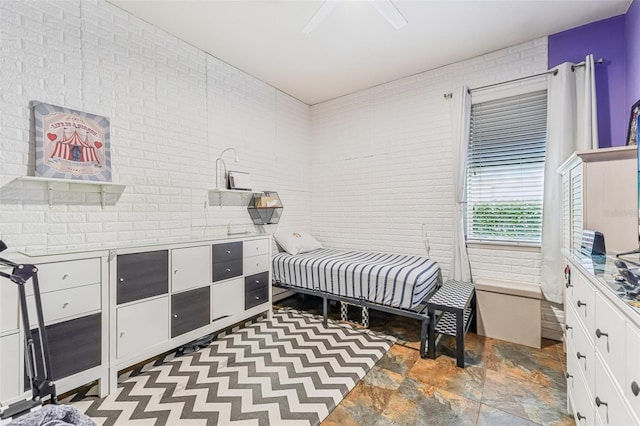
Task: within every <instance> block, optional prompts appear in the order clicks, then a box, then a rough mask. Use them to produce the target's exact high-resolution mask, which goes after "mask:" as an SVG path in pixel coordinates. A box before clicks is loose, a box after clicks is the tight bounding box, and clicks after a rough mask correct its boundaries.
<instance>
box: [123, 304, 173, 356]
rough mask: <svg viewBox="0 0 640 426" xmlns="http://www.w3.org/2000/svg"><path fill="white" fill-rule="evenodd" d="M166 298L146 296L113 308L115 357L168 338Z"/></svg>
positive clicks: (136, 351) (133, 352)
mask: <svg viewBox="0 0 640 426" xmlns="http://www.w3.org/2000/svg"><path fill="white" fill-rule="evenodd" d="M168 312H169V298H168V297H161V298H159V299H153V300H148V301H145V302H141V303H136V304H133V305H129V306H124V307H122V308H118V309H117V314H116V316H117V320H116V321H117V325H116V339H117V345H116V351H117V357H118V358H125V357H128V356H132V355H135V354H137V353H139V352H143V351H145V350H147V349H149V348H150V347H152V346H154V345H157V344H159V343H162V342H166V341H167V340H168V339H169V319H168V318H167V314H168Z"/></svg>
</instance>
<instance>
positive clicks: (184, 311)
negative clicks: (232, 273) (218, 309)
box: [171, 285, 211, 337]
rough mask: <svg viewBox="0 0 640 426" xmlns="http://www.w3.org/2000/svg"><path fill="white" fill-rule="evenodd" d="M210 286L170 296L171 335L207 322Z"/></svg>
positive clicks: (202, 325) (193, 328)
mask: <svg viewBox="0 0 640 426" xmlns="http://www.w3.org/2000/svg"><path fill="white" fill-rule="evenodd" d="M210 300H211V286H210V285H208V286H206V287H202V288H197V289H195V290H189V291H185V292H182V293H178V294H174V295H172V296H171V337H176V336H179V335H181V334H184V333H186V332H189V331H191V330H195V329H196V328H200V327H204V326H205V325H207V324H209V312H210V310H211V309H210Z"/></svg>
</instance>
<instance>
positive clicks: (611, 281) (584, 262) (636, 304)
mask: <svg viewBox="0 0 640 426" xmlns="http://www.w3.org/2000/svg"><path fill="white" fill-rule="evenodd" d="M565 256H566V257H567V258H569V259H570V260H572V261H573V263H577V264H579V265H580V266H581V267H582V268H583V269H584V271H585V272H586V273H587V274H589V275H592V276H593V277H595V278H596V280H597V281H598V282H599V283H600V287H602V290H603V291H604V292H606V293H607V294H608V296H609V298H610V299H613V300H614V301H616V302H618V303H617V304H620V305H622V306H624V307H625V308H626V309H625V311H626V312H627V313H628V314H629V315H630V316H632V317H633V318H634V320H635V321H636V322H640V296H636V297H629V296H627V294H626V292H625V290H624V288H623V287H622V284H621V283H620V282H619V281H616V279H615V278H614V275H618V268H617V267H616V265H614V263H613V262H614V261H615V260H616V259H617V258H616V257H614V256H594V257H591V256H586V255H584V254H582V253H580V252H578V251H565ZM619 260H622V261H623V262H625V263H626V264H627V265H628V266H629V268H630V269H631V268H638V267H640V266H638V265H640V255H638V254H633V255H628V256H621V257H620V258H619ZM636 263H637V264H638V265H636ZM634 314H635V315H634Z"/></svg>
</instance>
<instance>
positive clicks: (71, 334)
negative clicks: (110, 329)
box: [16, 313, 102, 389]
mask: <svg viewBox="0 0 640 426" xmlns="http://www.w3.org/2000/svg"><path fill="white" fill-rule="evenodd" d="M101 315H102V314H100V313H98V314H93V315H88V316H86V317H82V318H76V319H73V320H69V321H65V322H61V323H58V324H53V325H49V326H47V340H48V341H49V356H50V358H51V373H52V376H53V379H54V380H58V379H62V378H64V377H68V376H71V375H73V374H76V373H80V372H82V371H85V370H88V369H89V368H93V367H96V366H98V365H100V363H101V362H100V361H101V356H102V345H101V342H102V341H101V339H100V335H101V331H102V316H101ZM31 332H32V333H33V341H34V344H35V349H36V353H37V359H38V360H40V356H41V355H40V353H41V351H40V333H39V332H38V329H37V328H35V329H33V330H31ZM16 350H17V348H16ZM38 366H39V367H40V368H39V369H38V371H39V373H40V374H43V373H42V365H40V361H38ZM24 383H25V389H28V388H29V380H28V379H27V378H26V370H25V381H24Z"/></svg>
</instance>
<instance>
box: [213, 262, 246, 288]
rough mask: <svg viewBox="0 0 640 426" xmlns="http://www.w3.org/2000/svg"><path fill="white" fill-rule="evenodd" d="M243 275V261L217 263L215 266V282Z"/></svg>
mask: <svg viewBox="0 0 640 426" xmlns="http://www.w3.org/2000/svg"><path fill="white" fill-rule="evenodd" d="M240 275H242V259H236V260H229V261H226V262H215V263H214V264H213V281H214V282H215V281H222V280H226V279H228V278H233V277H239V276H240Z"/></svg>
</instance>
